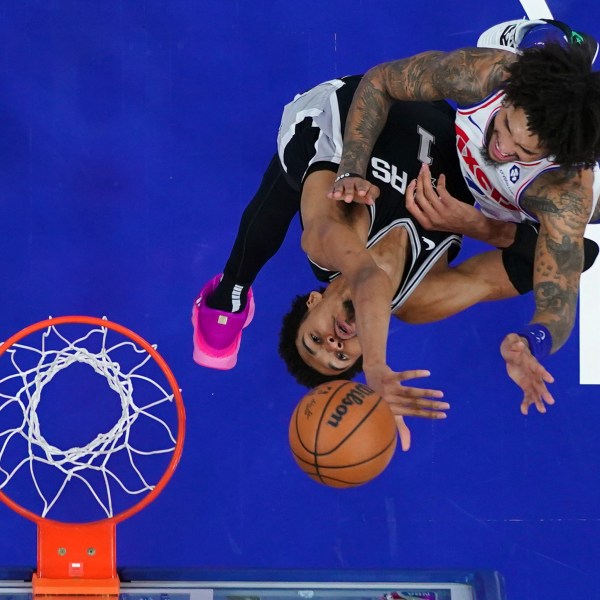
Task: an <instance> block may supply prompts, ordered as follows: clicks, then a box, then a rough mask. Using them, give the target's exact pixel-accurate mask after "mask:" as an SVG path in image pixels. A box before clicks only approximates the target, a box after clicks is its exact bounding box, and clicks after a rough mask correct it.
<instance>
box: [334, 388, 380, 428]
mask: <svg viewBox="0 0 600 600" xmlns="http://www.w3.org/2000/svg"><path fill="white" fill-rule="evenodd" d="M372 393H373V390H372V389H371V388H368V387H367V386H366V385H363V384H362V383H359V384H357V385H356V387H354V388H353V389H352V390H351V391H350V392H348V393H347V394H346V395H345V396H344V397H343V398H342V401H341V402H340V403H339V404H338V405H337V406H336V407H335V410H334V411H333V412H332V413H331V415H330V416H329V420H328V421H327V425H331V427H337V426H338V425H339V424H340V422H341V420H342V419H343V418H344V415H345V414H346V413H347V412H348V407H350V406H352V405H353V404H356V405H357V406H360V405H361V404H362V403H363V400H364V399H365V398H366V397H367V396H369V395H370V394H372Z"/></svg>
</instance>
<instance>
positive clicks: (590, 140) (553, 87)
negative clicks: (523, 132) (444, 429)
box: [502, 43, 600, 169]
mask: <svg viewBox="0 0 600 600" xmlns="http://www.w3.org/2000/svg"><path fill="white" fill-rule="evenodd" d="M592 58H593V55H592V54H591V51H590V48H589V47H588V45H586V44H583V45H578V44H573V45H570V46H568V47H564V48H563V47H562V46H560V45H559V44H557V43H547V44H545V45H543V46H534V47H532V48H528V49H526V50H524V51H523V53H522V54H521V55H520V56H519V57H518V59H517V60H516V61H515V62H514V63H512V64H511V65H510V66H509V67H508V72H509V77H508V79H507V80H506V81H505V82H504V83H503V84H502V87H503V88H504V91H505V93H506V99H507V100H508V102H510V103H511V104H512V105H513V106H515V107H517V108H522V109H523V110H524V111H525V114H526V116H527V126H528V128H529V130H530V131H531V133H533V134H535V135H537V137H538V138H539V140H540V144H541V145H542V146H543V147H544V148H545V149H547V151H548V154H549V156H550V157H552V158H553V160H555V161H556V162H557V163H558V164H560V165H561V166H563V167H565V168H567V169H571V168H576V169H579V168H583V167H585V168H591V167H593V166H594V164H595V163H596V162H597V160H598V158H599V157H600V73H598V72H594V71H592Z"/></svg>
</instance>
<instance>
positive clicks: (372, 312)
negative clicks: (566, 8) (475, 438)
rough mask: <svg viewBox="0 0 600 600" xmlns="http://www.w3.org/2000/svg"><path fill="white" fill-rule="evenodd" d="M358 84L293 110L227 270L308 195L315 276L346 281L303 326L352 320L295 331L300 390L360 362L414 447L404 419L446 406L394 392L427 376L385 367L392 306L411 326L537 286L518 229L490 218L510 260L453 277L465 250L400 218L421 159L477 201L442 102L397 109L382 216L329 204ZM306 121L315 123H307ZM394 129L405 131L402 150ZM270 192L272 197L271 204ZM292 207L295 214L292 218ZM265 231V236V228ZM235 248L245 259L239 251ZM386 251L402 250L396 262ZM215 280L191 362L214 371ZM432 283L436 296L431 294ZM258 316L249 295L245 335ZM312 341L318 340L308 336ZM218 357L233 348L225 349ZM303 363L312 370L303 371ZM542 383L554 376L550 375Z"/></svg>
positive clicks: (332, 87) (407, 391) (380, 161)
mask: <svg viewBox="0 0 600 600" xmlns="http://www.w3.org/2000/svg"><path fill="white" fill-rule="evenodd" d="M359 80H360V78H359V77H351V78H345V79H342V80H334V81H331V82H327V83H325V84H321V85H320V86H317V87H316V88H314V89H312V90H310V91H309V92H307V93H305V94H302V95H300V96H299V97H297V98H296V99H295V100H294V102H292V103H290V105H288V106H287V107H286V109H285V111H284V116H283V118H282V124H281V127H280V131H279V139H278V148H279V152H278V157H277V163H276V164H274V163H272V164H271V166H270V167H269V169H268V170H267V173H266V175H265V178H264V180H263V184H262V185H261V189H260V190H259V194H257V197H255V199H254V200H253V202H252V203H251V205H250V206H249V207H248V208H247V209H246V211H245V213H244V217H243V219H242V225H241V227H240V233H239V235H238V238H237V240H236V245H234V250H233V251H232V255H231V257H230V260H229V263H233V264H237V265H239V264H242V265H243V263H244V262H248V260H250V258H251V257H252V256H254V255H255V254H256V252H254V251H253V252H247V251H248V248H254V246H253V245H252V244H251V242H249V241H248V240H249V238H248V235H250V236H251V241H252V242H253V243H254V245H257V243H258V242H261V241H262V244H263V245H267V246H268V245H269V243H271V242H272V239H273V238H272V233H273V232H272V230H271V225H272V219H268V218H266V217H265V215H267V216H269V217H271V216H272V214H273V212H274V213H275V215H277V214H278V213H277V211H278V210H279V211H281V212H284V214H286V215H288V214H289V215H291V216H290V217H289V218H290V219H291V217H292V216H293V214H295V211H296V210H297V206H298V201H299V198H300V195H301V194H302V221H303V225H304V234H303V238H302V245H303V247H304V249H305V250H306V251H307V253H308V254H309V256H311V258H312V259H313V261H314V263H316V264H315V265H314V268H315V270H316V271H317V273H319V274H321V277H322V278H324V279H325V280H329V279H330V278H333V279H335V273H328V272H326V270H330V271H341V272H342V273H344V275H345V278H344V279H339V280H337V281H334V283H332V285H331V286H330V288H329V289H328V292H327V293H326V294H324V295H323V296H322V298H323V301H322V302H321V301H320V299H319V297H318V296H317V295H316V294H313V295H312V296H311V297H310V299H309V304H310V306H311V310H310V311H309V317H307V323H308V324H310V325H311V327H312V324H313V322H314V320H315V319H317V318H318V317H319V316H322V315H323V314H326V315H327V314H328V313H327V311H331V310H332V307H335V303H336V302H338V301H339V299H340V297H342V296H344V295H348V296H349V297H351V298H352V299H353V301H354V307H355V309H356V321H354V319H353V318H352V317H346V316H344V315H343V314H342V313H341V311H340V313H339V314H340V316H339V318H335V319H334V318H333V317H332V315H331V313H330V314H329V315H328V317H327V323H326V326H327V327H329V330H328V331H326V332H324V330H323V329H319V328H318V327H315V328H313V330H312V331H308V332H306V334H305V332H304V330H303V332H302V335H301V336H298V335H296V331H292V333H291V335H286V334H285V333H284V334H282V354H284V356H286V359H287V362H288V365H291V367H292V370H293V371H294V373H295V375H296V376H297V377H298V378H299V379H300V380H301V381H302V383H305V384H307V385H309V386H312V385H315V384H316V383H319V382H320V381H323V380H324V378H323V374H324V375H325V378H327V377H329V378H330V379H331V378H338V379H339V378H342V377H344V376H345V377H350V376H351V375H352V374H353V373H352V371H350V372H348V371H347V369H348V367H349V366H351V365H352V363H354V362H355V361H356V360H357V359H358V358H359V356H360V355H361V354H362V353H364V357H365V358H364V368H365V374H366V378H367V383H369V385H370V386H371V387H373V388H374V389H376V390H377V391H379V392H380V393H382V395H383V396H384V397H385V398H386V400H387V401H388V402H389V403H390V405H392V409H393V411H394V413H395V414H396V415H397V417H398V421H399V428H400V431H401V441H402V444H403V447H405V448H406V447H408V444H409V437H408V431H407V430H406V428H405V426H404V423H403V421H402V420H401V417H402V416H403V415H411V416H427V417H430V418H436V417H443V416H444V413H443V410H445V409H446V408H447V404H445V403H441V402H439V401H436V400H429V399H427V398H439V397H440V396H441V394H440V393H439V392H437V391H436V390H421V389H418V388H409V387H404V386H401V385H399V383H400V382H402V381H403V380H406V379H408V378H411V377H418V376H424V375H425V374H426V373H424V372H422V371H420V372H409V373H394V372H392V371H391V369H389V367H388V366H387V364H386V357H385V348H386V342H387V330H388V325H389V317H390V307H391V308H392V309H393V310H394V311H395V312H397V313H398V315H399V316H400V317H401V318H405V319H406V320H409V321H411V322H425V321H427V320H429V321H431V320H436V319H440V318H444V317H445V316H448V315H450V314H454V313H455V312H458V311H460V310H462V309H464V308H466V307H467V306H470V305H471V304H473V303H475V302H478V301H481V300H486V299H492V298H500V297H509V296H511V295H516V294H517V288H518V287H521V286H523V287H527V285H526V284H522V283H519V281H520V279H523V278H524V279H529V280H531V275H530V274H529V273H527V269H525V271H524V273H523V271H522V269H521V265H522V264H524V263H523V261H520V260H517V261H515V260H513V257H512V251H511V249H510V246H511V242H512V241H513V240H514V238H515V230H516V229H517V226H516V224H514V223H503V222H498V221H491V220H490V224H491V225H492V226H491V227H490V229H489V232H488V234H489V236H488V237H489V239H490V241H492V242H493V243H494V244H496V245H497V246H505V247H508V249H507V250H506V251H505V252H504V253H500V252H499V251H497V252H496V253H495V254H494V253H492V254H491V255H489V256H486V257H485V258H484V259H483V260H481V262H476V261H475V260H473V261H471V262H469V261H467V263H465V264H466V266H465V267H464V268H463V269H462V270H459V269H456V270H450V269H448V268H447V262H448V260H449V257H450V258H452V257H453V256H454V255H455V254H456V252H457V250H458V246H459V244H460V238H459V236H456V235H453V234H447V233H439V232H434V233H431V234H430V233H427V234H426V235H423V234H424V233H425V232H423V231H422V229H421V228H420V226H419V225H418V224H415V222H414V219H412V217H411V216H410V215H409V214H408V213H407V211H406V210H405V202H404V192H405V189H406V185H407V183H408V181H410V179H411V178H414V177H416V176H417V174H418V172H419V168H420V165H421V164H422V162H423V161H424V162H430V163H432V168H434V169H435V173H437V172H441V170H445V171H446V172H447V173H448V175H447V178H446V181H445V185H447V186H448V188H449V189H451V190H453V193H454V194H456V195H459V196H460V197H464V198H466V199H469V198H471V196H470V194H469V192H468V189H467V188H466V186H465V184H464V181H463V179H462V177H461V176H460V172H459V169H458V161H457V157H456V153H455V151H454V129H453V120H454V112H453V110H452V109H451V108H450V106H449V105H448V104H446V103H436V104H430V103H423V104H421V103H398V105H397V106H395V107H394V110H393V111H392V113H391V114H390V120H389V123H388V127H387V128H386V130H384V132H383V133H382V135H381V136H380V139H379V141H378V145H377V147H376V151H374V153H373V159H372V161H371V165H372V168H371V171H370V175H371V177H372V178H373V181H380V182H381V183H382V184H384V185H383V188H384V189H385V193H384V195H383V196H382V198H381V199H380V201H379V202H378V204H377V206H376V207H366V206H363V205H359V204H353V205H351V206H347V205H344V204H342V203H335V202H331V201H328V200H327V198H326V194H327V191H328V189H329V188H330V186H331V184H332V183H333V179H334V177H335V171H336V169H337V160H336V157H339V155H340V152H341V143H342V141H341V132H342V127H343V122H344V119H345V115H346V113H347V110H348V108H349V106H350V103H351V100H352V97H353V95H354V91H355V89H356V87H357V85H358V82H359ZM305 115H311V116H309V117H308V118H304V116H305ZM398 131H402V136H401V141H399V138H398V135H397V133H398ZM337 159H338V160H339V158H337ZM444 179H445V178H442V182H443V181H444ZM274 190H277V193H276V194H275V193H274ZM300 190H301V192H300ZM471 201H472V200H471ZM282 202H283V208H282V207H281V203H282ZM287 205H289V206H290V208H289V210H288V211H287V212H285V209H286V206H287ZM269 207H276V208H269ZM264 222H266V227H267V228H266V229H265V228H264V227H261V223H264ZM288 223H289V220H288ZM276 229H277V228H276ZM283 233H284V234H285V229H284V232H283ZM252 236H253V237H252ZM381 238H387V239H383V240H382V239H381ZM380 240H381V241H380ZM238 244H239V248H240V250H236V248H237V246H238ZM258 245H259V246H260V244H258ZM367 245H373V248H372V252H375V253H377V252H379V254H380V255H381V256H385V255H386V252H387V253H388V256H387V258H388V263H387V265H384V266H383V268H382V267H380V266H379V265H377V264H376V262H375V261H374V260H373V259H372V258H371V257H370V255H369V253H368V252H367V250H366V246H367ZM390 248H391V249H393V250H394V251H395V253H394V254H392V255H391V257H390V255H389V251H390ZM246 256H247V257H248V258H247V259H246ZM241 257H244V260H241ZM256 260H259V259H256ZM503 260H504V263H506V264H511V265H513V267H512V269H511V275H510V277H512V278H513V279H514V282H515V284H513V283H511V280H510V279H509V275H507V271H506V268H505V267H504V265H503ZM229 263H228V264H229ZM317 265H318V266H317ZM498 271H499V273H498ZM428 273H430V274H431V276H433V274H434V273H438V274H439V276H438V278H437V280H434V281H431V279H432V277H430V278H429V281H430V283H429V286H430V287H429V288H427V287H425V288H423V289H422V291H421V293H420V294H419V293H418V291H419V290H421V288H422V286H425V284H426V281H427V280H426V281H423V279H424V278H425V276H426V275H427V274H428ZM452 275H453V276H454V279H452ZM478 278H479V279H478ZM219 279H220V278H219V277H216V278H214V279H213V280H212V281H211V282H209V284H208V285H207V286H206V287H205V289H204V290H203V292H202V293H201V294H200V297H199V299H198V301H197V302H196V304H195V307H194V314H193V322H194V329H195V332H194V342H195V349H194V356H195V359H196V360H197V361H198V362H200V364H207V363H208V365H207V366H216V365H217V364H216V363H215V359H217V358H219V357H218V356H216V352H214V350H213V352H212V354H209V352H207V346H208V343H207V341H206V340H207V338H208V337H209V336H212V337H210V340H211V346H212V347H211V349H214V347H215V343H214V340H215V336H214V334H213V330H211V329H210V326H211V325H212V326H213V327H214V328H216V329H217V331H218V321H219V319H222V320H224V319H223V317H229V316H230V315H224V314H223V312H222V311H221V310H219V309H217V308H211V307H210V306H208V301H210V300H212V299H213V296H214V295H216V294H212V295H211V294H210V292H211V291H212V290H214V291H215V292H218V288H219V287H221V285H220V284H219ZM223 279H224V278H223ZM436 281H437V288H434V285H436ZM342 282H343V284H342ZM500 282H503V284H502V285H501V284H500ZM344 286H345V287H344ZM453 286H454V287H453ZM215 288H216V289H215ZM411 294H412V295H414V296H415V299H414V302H413V303H412V304H411V303H410V302H408V303H407V301H408V300H409V298H410V296H411ZM343 299H349V298H343ZM325 300H327V301H325ZM241 302H242V300H241V299H240V304H241ZM405 303H406V305H405ZM404 305H405V306H404ZM251 306H252V297H251V296H250V295H249V296H248V298H247V299H246V305H245V309H244V311H243V312H241V313H239V314H240V315H241V318H240V324H239V325H238V326H239V329H238V332H239V331H241V328H242V327H243V324H244V323H246V324H247V323H248V322H249V320H250V319H251V315H252V312H251V311H252V308H251ZM313 308H314V310H313ZM334 310H337V309H335V308H334ZM304 312H306V307H304ZM234 314H235V313H234ZM236 316H237V315H236ZM299 320H301V319H299ZM207 325H208V326H209V327H207ZM288 325H289V323H288ZM289 330H290V329H289V327H288V331H289ZM315 332H317V333H319V334H320V335H317V334H316V333H315ZM357 333H359V335H360V343H359V337H358V336H357V335H356V334H357ZM310 334H313V337H312V338H311V337H310ZM286 337H288V339H291V345H290V346H289V348H290V350H285V349H284V346H283V340H284V339H285V338H286ZM320 340H321V341H322V342H324V343H323V344H321V346H322V348H323V349H324V351H323V352H319V349H318V346H319V341H320ZM330 340H331V341H330ZM234 341H235V340H234ZM236 344H237V345H235V346H233V351H235V353H237V349H238V348H239V336H238V338H237V342H236ZM223 348H224V350H227V346H224V347H223ZM294 352H295V355H294ZM223 354H224V353H223ZM330 357H332V358H330ZM296 359H298V360H296ZM294 362H295V363H296V364H294ZM305 362H308V363H310V364H309V365H308V366H306V365H305ZM311 369H312V371H311ZM540 369H542V367H540ZM307 371H308V373H309V374H308V376H307V375H306V373H307ZM542 376H543V377H546V378H549V377H550V376H549V374H548V373H547V372H545V370H544V372H543V374H542Z"/></svg>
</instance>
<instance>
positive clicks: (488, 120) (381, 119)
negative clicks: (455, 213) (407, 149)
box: [329, 21, 600, 414]
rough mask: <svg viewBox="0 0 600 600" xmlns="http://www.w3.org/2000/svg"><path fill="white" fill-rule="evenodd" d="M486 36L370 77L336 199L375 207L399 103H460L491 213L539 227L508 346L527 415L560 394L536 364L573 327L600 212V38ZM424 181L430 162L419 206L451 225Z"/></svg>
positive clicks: (508, 29)
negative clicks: (374, 159)
mask: <svg viewBox="0 0 600 600" xmlns="http://www.w3.org/2000/svg"><path fill="white" fill-rule="evenodd" d="M549 37H550V38H553V39H552V41H551V42H547V40H548V38H549ZM541 42H544V43H541ZM479 44H480V46H487V47H480V48H464V49H460V50H456V51H453V52H449V53H444V52H426V53H423V54H419V55H416V56H414V57H411V58H407V59H402V60H397V61H393V62H390V63H385V64H382V65H379V66H377V67H374V68H373V69H371V70H370V71H369V72H368V73H367V75H366V76H365V77H364V78H363V79H362V81H361V84H360V86H359V88H358V90H357V93H356V96H355V98H354V101H353V104H352V108H351V109H350V113H349V114H348V119H347V125H346V129H345V135H344V150H343V155H342V159H341V162H340V166H339V170H338V177H337V179H336V181H335V182H334V184H333V186H332V189H331V192H330V194H329V197H330V198H332V199H335V200H343V201H345V202H352V201H354V202H363V203H367V204H369V203H372V202H374V201H375V199H376V198H377V197H378V194H379V190H378V187H377V185H374V184H373V182H372V181H369V180H368V178H365V177H364V176H365V175H366V173H367V168H368V165H369V160H370V156H371V152H372V148H373V146H374V144H375V142H376V140H377V138H378V135H379V133H380V131H381V130H382V128H383V127H384V124H385V122H386V115H387V114H388V111H389V109H390V106H392V105H393V104H394V102H395V101H397V100H421V101H423V100H430V101H431V100H440V99H443V98H447V99H452V100H454V101H456V102H457V103H458V104H459V107H460V108H459V110H458V111H457V116H456V131H457V138H456V139H457V149H458V157H459V160H460V166H461V170H462V173H463V176H464V178H465V181H466V182H467V184H468V185H469V188H470V190H471V192H472V193H473V194H474V196H475V198H476V200H477V202H478V204H479V206H480V208H481V212H482V215H484V216H487V217H491V218H494V219H498V220H502V221H507V222H517V223H527V222H528V223H534V224H536V226H537V227H539V237H538V238H537V240H536V239H535V236H534V238H533V239H532V240H530V241H529V245H531V246H532V245H535V273H534V297H535V304H536V307H535V313H534V315H533V317H532V320H531V322H530V323H529V324H527V325H525V326H524V327H523V329H522V331H521V332H519V333H510V334H508V335H507V336H506V338H505V339H504V341H503V342H502V345H501V352H502V355H503V357H504V358H505V360H506V361H507V369H508V372H509V374H510V375H511V377H512V378H513V379H514V380H515V381H516V382H517V383H518V384H519V385H520V386H521V388H522V389H523V391H524V398H523V401H522V403H521V411H522V412H523V414H527V412H528V408H529V406H530V405H531V404H535V405H536V407H537V409H538V411H540V412H545V407H544V403H548V404H549V403H552V402H553V401H552V399H551V396H549V395H546V394H542V395H541V396H540V395H538V391H537V390H538V389H539V380H538V378H537V374H536V373H537V371H536V368H537V364H538V361H542V360H543V359H544V358H545V357H546V356H548V354H550V353H553V352H556V351H557V350H558V349H559V348H560V347H561V346H562V345H563V344H564V343H565V342H566V340H567V339H568V337H569V335H570V333H571V331H572V328H573V324H574V320H575V311H576V306H577V297H578V291H579V278H580V275H581V272H582V268H583V265H584V231H585V228H586V226H587V225H588V223H589V222H594V221H596V220H598V219H599V218H600V208H599V207H598V205H597V204H598V196H599V195H600V171H599V168H598V163H597V160H598V157H599V156H600V73H597V72H593V71H592V63H593V61H594V59H595V57H596V55H597V51H598V44H597V43H596V42H595V40H592V39H591V38H589V37H588V36H585V35H582V34H578V33H576V32H574V31H572V30H571V29H570V28H569V27H567V26H566V25H564V24H562V23H559V22H556V21H532V22H527V21H524V22H516V23H515V22H511V23H505V24H501V25H499V26H496V27H495V28H492V29H491V30H488V32H486V33H485V34H484V35H483V36H481V38H480V41H479ZM490 47H492V48H493V49H489V48H490ZM427 177H428V172H427V169H425V170H424V172H423V179H422V181H421V180H420V182H419V184H418V185H416V186H413V187H412V188H411V192H413V191H415V192H416V198H415V200H416V202H415V203H413V204H412V205H411V214H413V216H414V217H415V218H416V219H417V220H418V221H420V222H421V223H422V224H423V225H424V226H432V222H431V218H432V215H431V214H430V213H431V211H429V207H428V206H427V202H430V201H433V203H434V206H435V207H437V213H436V214H435V215H433V216H434V217H435V221H436V222H435V223H434V224H433V226H435V227H436V228H437V229H442V230H444V229H447V228H448V227H450V226H451V225H450V224H449V222H446V223H445V222H443V220H442V217H443V215H444V210H445V208H444V206H445V205H446V204H450V205H451V206H454V207H456V205H455V204H452V202H451V198H449V197H447V196H444V195H443V194H436V193H434V194H428V193H427V190H424V188H423V183H426V182H427ZM461 199H462V198H461ZM446 208H447V207H446ZM459 208H460V209H461V210H462V209H465V207H464V206H460V207H459ZM450 221H452V220H451V219H450ZM452 223H453V224H454V225H457V227H452V228H453V230H454V231H455V232H459V233H462V234H464V235H469V236H472V237H477V235H478V233H477V227H475V228H472V227H471V223H470V222H469V220H464V219H458V220H454V221H452ZM524 243H527V242H526V240H525V241H524Z"/></svg>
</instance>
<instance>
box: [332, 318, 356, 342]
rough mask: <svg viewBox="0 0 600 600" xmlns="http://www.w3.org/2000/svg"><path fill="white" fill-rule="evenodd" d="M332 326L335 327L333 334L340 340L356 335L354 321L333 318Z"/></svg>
mask: <svg viewBox="0 0 600 600" xmlns="http://www.w3.org/2000/svg"><path fill="white" fill-rule="evenodd" d="M333 327H334V329H335V335H336V336H337V337H338V338H339V339H340V340H349V339H350V338H353V337H354V336H355V335H356V330H355V328H354V323H349V322H348V321H345V320H339V319H335V321H334V323H333Z"/></svg>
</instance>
